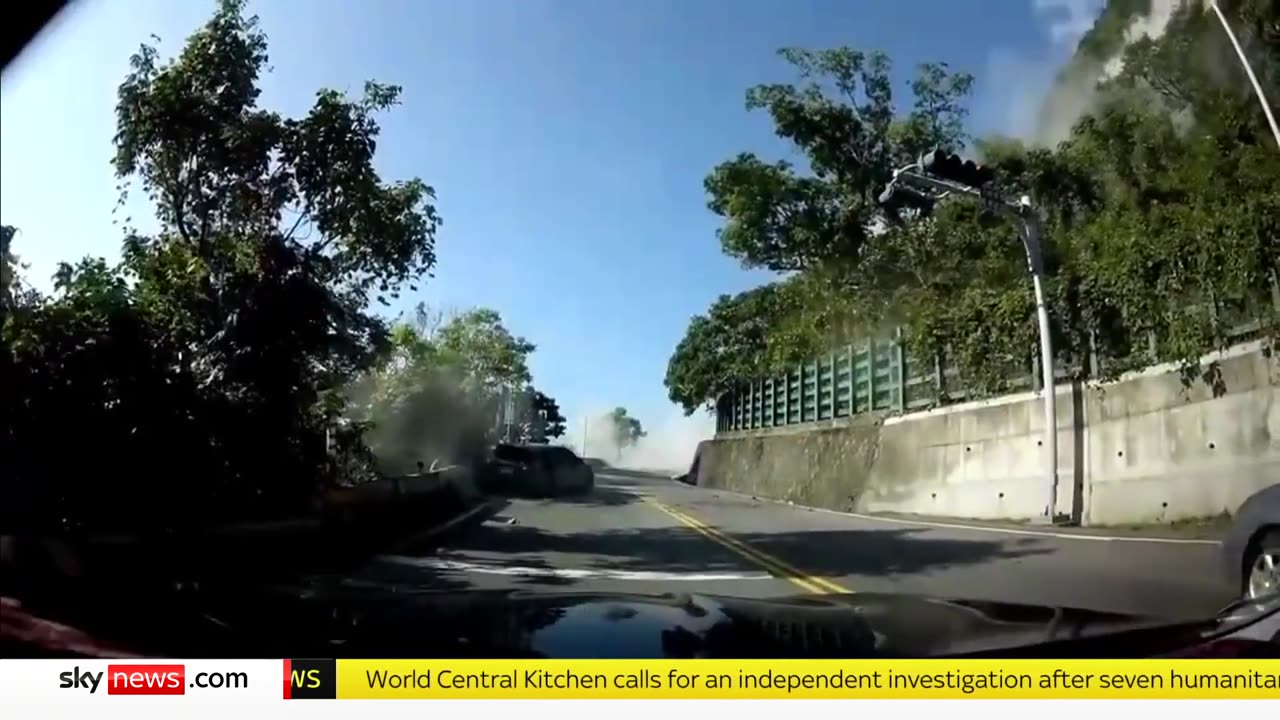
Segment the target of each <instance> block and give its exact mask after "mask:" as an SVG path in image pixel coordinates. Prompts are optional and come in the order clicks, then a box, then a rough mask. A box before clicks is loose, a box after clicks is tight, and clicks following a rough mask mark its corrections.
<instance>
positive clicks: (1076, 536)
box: [672, 478, 1222, 545]
mask: <svg viewBox="0 0 1280 720" xmlns="http://www.w3.org/2000/svg"><path fill="white" fill-rule="evenodd" d="M672 482H673V483H675V484H677V485H683V486H685V487H694V488H697V489H699V490H702V491H704V492H718V493H725V494H726V495H734V496H736V497H740V498H744V499H750V500H753V501H755V502H758V503H769V504H772V505H782V506H784V507H789V508H792V509H794V510H801V511H804V512H817V513H825V514H828V515H840V516H842V517H847V518H855V519H858V520H870V521H872V522H881V523H890V524H896V525H915V526H919V527H932V528H945V529H949V530H974V531H979V532H990V533H998V534H1004V535H1032V536H1039V537H1051V538H1057V539H1060V540H1089V541H1095V542H1146V543H1163V544H1167V545H1221V544H1222V542H1221V540H1210V539H1205V538H1171V537H1152V536H1144V535H1106V534H1102V532H1097V533H1095V532H1090V531H1084V532H1070V531H1068V530H1066V529H1065V528H1064V529H1058V530H1049V529H1045V530H1037V529H1034V528H1027V529H1021V528H1009V527H1000V526H998V525H982V524H970V523H966V522H964V521H962V520H959V519H957V521H955V522H951V521H943V520H926V519H912V518H905V517H897V516H893V515H870V514H867V513H856V512H848V511H844V510H832V509H831V508H822V507H814V506H812V505H801V504H799V503H795V502H792V501H790V500H777V499H775V498H768V497H761V496H759V495H752V494H750V493H744V492H738V491H737V490H726V489H724V488H715V487H707V486H705V485H693V484H686V483H682V482H680V481H679V480H676V479H675V478H672ZM1047 527H1048V526H1046V528H1047ZM1055 527H1056V526H1055Z"/></svg>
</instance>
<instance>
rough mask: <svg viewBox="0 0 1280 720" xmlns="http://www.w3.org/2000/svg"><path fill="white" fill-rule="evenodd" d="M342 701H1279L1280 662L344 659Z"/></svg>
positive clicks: (340, 681)
mask: <svg viewBox="0 0 1280 720" xmlns="http://www.w3.org/2000/svg"><path fill="white" fill-rule="evenodd" d="M337 676H338V677H337V693H336V694H337V697H338V699H379V698H385V699H414V698H420V699H494V700H497V699H505V700H516V699H522V700H523V699H619V700H621V699H637V700H657V699H690V700H694V699H704V700H710V699H722V700H732V699H1149V700H1157V699H1277V698H1280V660H1166V661H1162V660H892V661H884V660H338V661H337Z"/></svg>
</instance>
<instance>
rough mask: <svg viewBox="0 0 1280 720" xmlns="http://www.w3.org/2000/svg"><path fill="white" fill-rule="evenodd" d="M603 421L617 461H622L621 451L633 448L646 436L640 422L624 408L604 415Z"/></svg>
mask: <svg viewBox="0 0 1280 720" xmlns="http://www.w3.org/2000/svg"><path fill="white" fill-rule="evenodd" d="M604 421H605V423H606V425H605V427H607V428H608V429H609V434H610V439H611V440H612V441H613V446H614V448H616V449H617V453H618V459H619V460H621V459H622V451H623V450H625V449H626V448H629V447H632V446H634V445H635V444H636V443H638V442H640V438H642V437H644V436H645V435H646V434H647V433H645V431H644V428H643V427H642V426H641V425H640V421H639V420H637V419H635V418H633V417H631V416H630V415H628V414H627V409H626V408H622V407H617V408H614V409H613V410H612V411H610V412H609V414H608V415H605V417H604Z"/></svg>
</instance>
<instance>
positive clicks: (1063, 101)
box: [0, 0, 1280, 656]
mask: <svg viewBox="0 0 1280 720" xmlns="http://www.w3.org/2000/svg"><path fill="white" fill-rule="evenodd" d="M1004 4H1005V3H1001V6H1002V12H1000V13H975V12H974V11H973V8H972V7H971V6H970V4H969V3H942V2H936V1H932V0H895V1H894V2H862V3H849V2H837V1H836V0H830V1H827V0H822V1H819V2H816V3H812V4H811V6H806V8H805V9H800V8H797V7H792V6H791V5H790V4H787V3H745V4H744V3H736V2H730V0H688V1H687V2H681V3H676V4H664V3H657V4H652V3H640V2H626V3H624V2H613V3H592V2H586V1H585V0H553V1H551V2H543V3H524V2H506V3H466V2H444V1H443V0H439V1H437V0H430V1H427V0H423V1H421V2H413V3H373V4H372V6H371V7H369V8H367V9H365V10H362V11H361V12H360V13H359V14H358V15H357V16H355V17H353V16H352V14H351V13H349V12H345V11H344V10H345V9H344V8H341V7H339V6H338V5H336V4H333V3H328V4H320V5H316V6H315V7H311V6H310V5H307V6H306V7H305V8H304V7H303V6H302V4H301V3H299V2H297V0H217V1H216V2H215V1H213V0H209V1H208V2H203V3H193V2H186V3H173V2H164V1H163V0H136V1H135V2H132V3H124V4H121V3H116V2H107V1H106V0H81V1H80V2H73V3H70V4H69V5H68V6H67V7H66V8H65V9H64V10H63V11H62V12H61V13H60V14H59V15H58V16H57V18H56V20H54V21H53V22H50V23H49V24H47V26H46V27H45V28H44V30H43V31H41V32H40V34H39V35H38V36H35V37H34V39H33V40H32V42H30V43H29V44H28V45H27V46H26V48H25V50H23V51H22V52H21V53H19V54H17V56H16V58H15V59H14V60H13V61H12V62H10V63H9V64H8V65H7V66H6V67H5V69H4V76H3V103H2V112H3V122H2V123H0V126H2V128H3V145H4V148H5V151H4V153H3V156H2V157H0V165H2V169H3V178H2V180H3V182H2V183H0V195H2V201H3V204H2V206H0V226H2V238H3V247H2V248H0V261H2V262H0V269H2V270H3V276H2V277H0V292H2V295H0V323H2V326H0V342H2V347H0V383H2V385H3V388H4V391H3V392H2V393H0V405H2V406H3V407H2V413H0V417H2V419H0V422H3V425H4V432H3V433H0V457H3V458H4V466H5V467H4V473H3V476H2V477H0V513H2V517H0V537H2V538H3V544H2V545H0V551H2V552H0V555H2V556H3V557H2V558H0V562H3V564H4V569H3V571H0V595H3V596H4V597H5V598H7V600H6V602H9V603H11V604H14V603H16V604H17V605H21V606H22V607H25V608H27V609H29V610H32V611H33V612H34V611H36V610H39V612H40V613H45V614H46V616H47V617H46V619H48V620H50V621H56V622H63V623H67V624H68V625H69V626H74V627H77V628H79V629H81V630H83V631H84V632H87V633H90V634H94V633H107V634H108V635H109V636H110V637H111V638H113V643H124V644H125V645H128V643H129V638H130V637H133V636H131V635H130V632H132V630H129V628H128V627H126V625H125V624H124V623H125V621H124V620H118V619H117V620H110V619H109V618H106V616H105V615H102V614H100V613H99V614H91V615H92V616H90V615H85V614H83V613H80V612H79V611H80V610H84V609H85V606H84V605H82V604H80V603H77V602H76V601H73V600H72V599H71V598H76V597H85V596H87V595H88V594H89V591H88V590H85V588H112V589H115V588H119V587H126V586H127V587H129V588H136V592H137V593H138V594H139V595H140V596H142V595H145V596H146V597H148V598H152V599H153V600H154V602H155V603H156V604H157V606H159V607H170V605H168V604H167V603H168V600H166V598H171V597H174V596H180V597H182V598H184V600H183V601H182V603H178V604H175V605H173V607H175V608H177V607H182V608H189V609H190V612H191V616H190V618H187V619H183V618H178V617H177V616H175V617H174V619H173V622H174V623H176V625H175V626H180V627H186V626H185V625H182V623H184V622H187V620H188V619H189V620H191V622H193V623H198V622H203V620H199V618H201V617H204V616H206V615H208V616H210V617H222V615H220V614H219V613H222V612H225V613H230V614H233V615H235V616H236V617H240V618H241V621H242V622H249V619H248V618H251V617H252V618H256V619H254V620H253V622H258V623H265V624H266V625H264V626H269V627H280V628H293V626H291V625H289V623H290V622H293V621H291V620H288V617H290V616H289V614H288V613H283V612H282V613H281V614H280V615H279V616H278V617H277V616H275V615H271V614H270V612H269V610H268V609H267V608H268V606H269V604H270V603H269V602H268V601H267V600H265V599H263V598H267V597H270V598H276V597H277V595H276V593H278V592H281V590H280V589H281V588H289V589H290V590H289V593H292V595H291V596H290V597H292V598H293V600H291V601H290V602H295V601H296V602H299V603H304V604H308V605H307V606H308V607H312V606H315V605H316V604H317V603H319V604H320V605H323V604H324V603H326V602H332V603H333V607H334V608H337V607H345V606H344V605H342V603H343V602H346V600H345V598H348V597H349V596H348V595H345V594H343V593H347V592H352V589H353V588H359V589H360V593H359V598H360V600H359V603H372V604H379V605H378V607H382V605H380V603H382V602H384V601H385V602H387V603H390V604H394V603H407V602H411V601H410V600H408V599H406V598H407V597H408V596H409V595H412V596H413V597H417V595H418V594H431V593H476V594H483V593H485V592H489V591H495V592H501V593H510V594H513V596H514V595H519V596H520V597H525V596H526V595H527V596H533V597H535V598H540V599H547V602H551V601H550V600H549V598H553V597H558V596H560V595H563V594H565V593H580V594H585V595H589V596H592V597H597V596H599V597H603V596H610V597H612V596H620V595H626V596H627V597H632V598H647V599H653V598H662V597H667V596H672V595H676V596H679V597H684V596H686V595H687V596H689V597H693V598H703V597H707V598H710V597H714V598H737V599H754V600H761V599H767V600H778V601H781V600H782V599H794V598H796V597H803V598H809V599H811V600H812V599H819V596H821V597H822V598H826V599H830V598H832V597H839V598H846V597H859V596H863V595H865V596H867V597H868V598H870V597H882V596H883V597H892V598H897V600H895V602H900V603H903V604H902V605H900V606H893V607H891V606H890V605H889V604H876V605H875V606H874V608H871V607H870V606H862V607H860V609H856V610H852V609H850V607H851V606H849V605H847V604H846V605H842V606H840V608H839V609H838V610H837V611H836V615H835V616H838V615H839V613H842V612H847V613H854V614H858V613H862V616H863V617H865V618H872V617H875V618H878V620H877V621H876V622H878V623H879V624H875V623H872V624H873V625H875V629H874V632H873V635H874V634H875V633H880V634H882V635H885V636H886V637H888V636H889V635H893V639H892V641H890V640H884V641H883V642H881V641H877V642H881V644H879V645H875V646H876V647H904V648H908V647H909V648H915V649H919V651H920V652H935V651H938V652H940V650H938V647H942V646H941V645H938V646H933V645H929V644H928V642H927V638H925V635H927V634H930V633H931V634H932V635H929V636H930V637H938V638H941V637H943V636H944V635H945V636H946V637H947V638H948V639H947V641H946V647H948V648H956V647H977V646H979V645H983V642H985V641H983V640H981V638H993V637H998V638H1001V642H1006V641H1007V642H1009V643H1015V642H1017V643H1022V642H1039V641H1042V640H1044V639H1045V638H1050V637H1052V636H1053V633H1054V632H1057V630H1055V629H1054V628H1061V627H1063V625H1062V623H1063V622H1072V623H1075V622H1078V623H1081V625H1080V627H1083V626H1084V625H1088V627H1090V628H1092V629H1094V630H1096V631H1097V632H1096V633H1093V631H1092V630H1091V631H1090V633H1092V634H1090V633H1085V634H1083V635H1082V637H1083V636H1088V637H1094V636H1095V635H1096V634H1100V635H1105V634H1107V633H1108V632H1111V631H1112V630H1115V629H1118V628H1121V627H1124V628H1131V627H1136V626H1138V625H1142V626H1143V627H1146V626H1147V625H1144V623H1148V624H1149V623H1155V624H1156V625H1160V624H1163V623H1182V622H1193V623H1195V622H1209V623H1210V624H1211V625H1212V626H1214V627H1219V626H1221V625H1222V624H1223V623H1226V624H1227V625H1228V626H1230V627H1235V626H1234V625H1231V624H1230V623H1229V622H1228V621H1227V620H1224V619H1222V618H1219V617H1218V613H1219V611H1220V610H1221V609H1222V608H1224V607H1227V606H1228V605H1230V604H1231V603H1233V602H1237V601H1241V600H1244V601H1246V603H1253V605H1247V607H1269V606H1265V605H1259V604H1258V603H1265V602H1268V598H1271V597H1273V596H1274V595H1275V594H1276V593H1278V592H1280V506H1278V505H1277V497H1280V496H1277V495H1276V490H1275V488H1276V487H1277V478H1280V456H1277V453H1276V443H1275V436H1276V419H1275V416H1276V411H1275V408H1276V407H1280V383H1278V382H1277V378H1280V354H1277V353H1275V352H1274V346H1275V340H1276V339H1277V338H1280V237H1278V236H1280V127H1278V126H1277V124H1276V119H1275V117H1274V111H1275V108H1276V106H1277V105H1276V103H1277V101H1278V100H1280V51H1278V50H1277V49H1278V48H1280V34H1278V33H1277V23H1278V22H1280V9H1277V5H1276V4H1275V3H1274V2H1273V1H1271V0H1219V1H1218V2H1182V1H1181V0H1150V1H1149V2H1145V1H1144V2H1132V1H1130V0H1086V1H1083V2H1065V1H1056V0H1055V1H1044V0H1036V1H1031V0H1028V1H1026V2H1009V3H1008V5H1009V6H1010V7H1008V8H1004V7H1003V6H1004ZM1015 6H1016V7H1015ZM1004 10H1007V12H1005V11H1004ZM899 28H903V29H904V30H901V31H899V30H898V29H899ZM906 28H909V30H905V29H906ZM584 465H585V467H584ZM587 468H590V469H587ZM317 586H319V587H323V588H324V589H325V592H319V591H315V592H313V589H314V588H315V587H317ZM130 592H135V590H130ZM326 593H327V594H326ZM286 594H288V593H286ZM237 596H243V597H246V598H254V601H253V603H250V605H251V606H252V607H254V608H258V609H257V610H253V611H251V610H249V609H244V608H240V606H238V605H235V604H234V602H233V599H234V598H235V597H237ZM504 597H506V596H504ZM186 598H191V600H190V603H189V604H188V603H187V600H186ZM317 598H330V599H329V600H323V601H321V600H318V599H317ZM334 598H342V600H339V599H334ZM924 599H928V600H927V601H926V600H924ZM304 601H305V602H304ZM540 601H541V600H540ZM270 602H276V600H274V599H273V600H271V601H270ZM280 602H284V601H283V600H281V601H280ZM352 602H355V601H354V600H353V601H352ZM412 602H418V600H413V601H412ZM477 602H478V601H477ZM575 602H576V601H575ZM663 602H666V601H663ZM716 602H720V601H716ZM726 602H727V601H726ZM867 602H871V600H867ZM876 602H877V603H879V602H880V601H879V600H877V601H876ZM886 602H888V601H886ZM228 603H230V605H228ZM914 603H922V604H914ZM17 605H14V606H17ZM233 605H234V607H235V608H237V609H235V610H234V612H233V610H232V609H231V608H232V606H233ZM579 605H581V603H579ZM579 605H575V606H574V607H579ZM215 606H216V607H218V608H221V610H219V611H218V612H214V611H213V610H212V609H211V608H214V607H215ZM360 607H361V608H363V607H365V606H364V605H360ZM397 607H399V606H397ZM474 607H476V608H481V607H483V608H488V607H489V605H485V604H478V605H475V606H474ZM640 607H641V608H642V609H637V610H635V611H636V612H637V613H640V614H642V615H643V614H644V613H646V612H651V613H666V614H667V615H672V614H673V613H674V614H675V615H678V614H679V613H680V612H686V610H679V608H680V607H685V606H680V605H677V606H675V607H676V608H677V609H676V610H672V609H671V608H670V607H668V606H667V605H661V607H662V608H666V609H657V608H659V607H660V606H659V605H657V604H654V605H642V606H640ZM688 607H696V608H699V612H703V613H704V614H705V615H707V616H714V615H715V614H716V612H718V611H717V610H716V609H715V607H716V606H715V603H713V602H711V601H705V602H704V601H701V600H695V601H691V602H690V603H689V604H688ZM752 607H755V606H752ZM778 607H780V608H783V607H785V608H790V609H786V610H778V611H777V612H778V613H781V616H777V617H775V616H770V619H769V620H768V622H765V621H760V622H761V623H764V624H765V625H767V624H768V623H782V624H783V625H785V626H786V627H791V625H789V624H788V623H802V624H803V625H804V627H806V628H807V627H809V626H810V625H809V623H817V624H819V625H822V624H823V623H828V622H833V621H832V620H830V618H831V617H835V616H833V615H820V616H819V615H815V616H813V617H812V618H810V617H809V616H807V615H806V616H805V618H806V619H804V620H803V622H802V621H801V620H797V619H794V618H791V616H790V615H789V614H788V613H792V612H799V611H798V610H795V608H796V607H800V606H797V605H785V604H783V605H779V606H778ZM585 608H586V609H582V608H581V607H579V609H578V610H574V611H573V612H569V617H570V618H581V617H584V616H590V615H591V612H592V609H591V608H592V606H591V605H590V604H589V603H587V604H586V605H585ZM975 608H977V609H976V610H975ZM330 609H331V610H332V612H331V613H329V615H334V614H335V613H337V612H338V611H337V610H333V608H330ZM241 610H244V612H245V613H248V614H244V615H236V613H240V612H241ZM509 611H510V612H515V611H514V610H511V609H510V608H505V609H502V610H501V611H499V610H497V609H495V610H493V611H492V612H494V613H499V612H509ZM175 612H176V610H175ZM254 612H256V613H258V614H257V615H254V614H253V613H254ZM344 612H346V610H344ZM351 612H356V611H355V610H351ZM361 612H364V610H361ZM734 612H736V611H732V612H731V611H729V610H725V611H724V613H725V617H730V616H731V617H737V618H747V617H749V618H755V617H756V616H755V615H752V614H751V613H747V614H746V615H735V614H734ZM752 612H755V611H754V610H753V611H752ZM1076 612H1079V613H1085V615H1080V616H1076V615H1072V614H1071V613H1076ZM1240 612H1241V611H1240V610H1239V608H1236V609H1234V610H1232V611H1230V612H1229V613H1228V614H1227V616H1224V617H1228V618H1237V617H1238V616H1239V613H1240ZM317 613H318V614H317V617H329V615H325V613H323V612H320V611H317ZM1064 613H1065V614H1064ZM767 614H768V613H766V615H767ZM1263 614H1265V613H1263ZM385 616H386V617H392V616H397V615H395V613H394V612H392V611H391V610H387V614H386V615H385ZM422 616H423V617H426V616H430V613H424V614H423V615H422ZM665 616H666V615H664V617H665ZM185 617H186V616H184V618H185ZM397 617H398V616H397ZM414 617H416V616H414ZM611 617H612V616H611ZM680 617H683V616H680ZM699 617H701V616H699ZM268 618H274V619H272V620H270V621H268ZM815 618H816V619H815ZM903 618H906V619H903ZM931 618H933V619H932V620H931ZM1064 618H1066V619H1065V620H1064ZM1073 618H1074V619H1073ZM1215 618H1216V619H1215ZM687 620H688V619H687V618H685V619H684V620H681V621H680V622H681V623H684V624H682V625H681V627H682V628H685V629H688V627H692V626H691V625H688V622H692V621H688V622H686V621H687ZM112 622H114V623H116V625H114V626H111V623H112ZM226 622H230V621H226ZM326 622H327V621H326ZM406 622H408V621H406ZM459 622H462V621H459ZM740 622H741V623H747V624H751V623H757V621H756V620H755V619H751V620H741V621H740ZM839 622H845V621H843V620H841V621H839ZM848 622H853V621H852V620H850V621H848ZM867 622H869V623H870V622H872V621H871V620H869V619H868V620H867ZM104 623H105V625H104ZM1135 623H1137V625H1135ZM552 624H553V625H554V623H552ZM706 624H707V627H712V626H715V623H714V622H712V621H711V620H708V621H707V623H706ZM757 624H759V623H757ZM464 625H465V623H464ZM464 625H460V626H459V627H462V626H464ZM781 626H782V625H780V626H779V627H781ZM130 627H131V626H130ZM362 627H363V626H362ZM557 627H559V626H557ZM717 627H719V626H717ZM753 627H754V626H753ZM760 627H764V625H760ZM770 627H773V626H770ZM823 627H827V626H826V625H823ZM1197 627H1199V626H1197ZM295 629H296V628H295ZM926 629H927V633H926V632H925V630H926ZM282 632H283V630H282ZM717 632H719V631H717ZM779 632H781V631H779ZM824 632H825V631H824ZM831 632H832V633H834V634H832V635H831V637H837V638H846V635H842V634H841V633H846V632H847V633H852V634H850V635H848V637H854V636H856V637H858V638H861V640H859V642H861V641H862V640H865V639H866V638H867V637H871V636H870V635H866V634H865V633H864V634H862V635H858V633H859V632H862V631H861V630H857V631H856V632H855V630H849V629H847V628H845V629H842V630H840V631H839V632H836V631H835V630H832V631H831ZM303 634H304V633H302V632H301V630H298V636H299V637H301V636H302V635H303ZM1192 635H1194V633H1193V634H1192ZM169 636H170V637H182V636H183V635H182V633H178V632H174V633H169ZM621 636H622V634H619V635H618V636H617V637H613V636H610V635H609V634H607V633H604V634H593V635H591V638H592V640H593V641H594V642H599V643H607V642H612V641H618V642H621V640H620V639H619V638H621ZM974 636H980V637H976V638H975V637H974ZM387 637H388V638H394V637H396V635H395V633H391V632H389V633H388V635H387ZM823 637H827V636H826V635H824V636H823ZM876 637H879V636H878V635H876ZM1188 637H1191V636H1188ZM159 639H164V638H159ZM352 642H355V641H354V640H353V641H352ZM388 642H390V640H388ZM682 642H683V641H682ZM850 642H852V641H850ZM939 642H941V641H939ZM1189 642H1191V641H1190V640H1189ZM885 643H888V644H885ZM894 643H901V644H897V645H895V644H894ZM873 645H874V643H873ZM914 651H915V650H912V652H914ZM602 652H604V651H603V650H602ZM904 652H905V651H904ZM178 654H180V653H178ZM373 656H376V652H375V654H374V655H373Z"/></svg>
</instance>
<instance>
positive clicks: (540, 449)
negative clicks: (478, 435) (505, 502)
mask: <svg viewBox="0 0 1280 720" xmlns="http://www.w3.org/2000/svg"><path fill="white" fill-rule="evenodd" d="M481 487H482V488H483V489H484V490H485V491H487V492H495V493H503V494H511V495H520V496H532V497H556V496H559V495H584V494H587V493H590V492H591V491H592V489H594V488H595V472H594V471H593V470H592V469H591V467H590V466H589V465H587V464H586V463H585V462H583V461H582V458H580V457H578V456H577V455H575V454H574V452H573V451H572V450H570V449H569V448H566V447H562V446H560V445H513V444H507V443H501V444H499V445H497V446H496V447H495V448H494V449H493V456H492V459H491V460H490V461H489V463H488V465H487V467H486V468H485V471H484V473H483V479H482V482H481Z"/></svg>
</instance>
